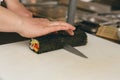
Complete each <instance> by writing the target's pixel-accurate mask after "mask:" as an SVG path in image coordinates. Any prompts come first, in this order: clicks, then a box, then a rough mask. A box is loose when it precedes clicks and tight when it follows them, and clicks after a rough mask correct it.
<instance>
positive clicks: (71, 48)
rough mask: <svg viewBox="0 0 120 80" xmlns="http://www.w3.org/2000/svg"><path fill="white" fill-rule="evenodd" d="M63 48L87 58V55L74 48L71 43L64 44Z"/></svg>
mask: <svg viewBox="0 0 120 80" xmlns="http://www.w3.org/2000/svg"><path fill="white" fill-rule="evenodd" d="M64 49H65V50H67V51H69V52H71V53H74V54H76V55H78V56H81V57H83V58H88V57H87V56H85V55H84V54H83V53H82V52H80V51H78V50H77V49H75V48H74V47H72V46H71V45H69V44H65V45H64Z"/></svg>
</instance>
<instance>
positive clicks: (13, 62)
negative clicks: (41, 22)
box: [0, 34, 120, 80]
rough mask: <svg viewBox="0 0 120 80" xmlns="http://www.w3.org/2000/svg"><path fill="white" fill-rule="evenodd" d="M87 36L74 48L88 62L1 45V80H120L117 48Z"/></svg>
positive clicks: (23, 46) (24, 46) (25, 45)
mask: <svg viewBox="0 0 120 80" xmlns="http://www.w3.org/2000/svg"><path fill="white" fill-rule="evenodd" d="M87 35H88V43H87V45H86V46H79V47H75V48H76V49H78V50H80V51H81V52H83V53H84V54H85V55H86V56H88V59H85V58H82V57H79V56H77V55H74V54H72V53H69V52H67V51H65V50H64V49H60V50H56V51H51V52H47V53H44V54H39V55H38V54H35V53H34V52H33V51H31V50H29V48H28V42H29V41H22V42H16V43H11V44H5V45H0V80H120V45H119V44H116V43H113V42H110V41H107V40H104V39H102V38H98V37H95V36H93V35H89V34H87Z"/></svg>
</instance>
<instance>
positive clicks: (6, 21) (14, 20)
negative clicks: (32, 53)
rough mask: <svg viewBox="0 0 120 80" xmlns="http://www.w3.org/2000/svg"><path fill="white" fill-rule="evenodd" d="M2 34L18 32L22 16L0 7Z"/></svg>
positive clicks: (0, 30)
mask: <svg viewBox="0 0 120 80" xmlns="http://www.w3.org/2000/svg"><path fill="white" fill-rule="evenodd" d="M0 14H1V16H0V32H17V30H18V28H19V27H17V26H18V25H19V24H21V22H22V21H21V18H20V16H18V15H16V14H14V13H13V12H11V11H9V10H7V9H5V8H3V7H1V6H0Z"/></svg>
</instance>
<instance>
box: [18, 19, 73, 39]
mask: <svg viewBox="0 0 120 80" xmlns="http://www.w3.org/2000/svg"><path fill="white" fill-rule="evenodd" d="M17 29H18V31H17V32H18V33H19V34H20V35H21V36H23V37H27V38H33V37H38V36H43V35H46V34H49V33H52V32H56V31H60V30H65V31H67V32H68V33H69V34H70V35H74V32H73V31H74V30H75V27H73V26H72V25H70V24H68V23H65V22H61V21H49V20H48V19H44V18H25V17H23V18H22V23H21V25H18V28H17Z"/></svg>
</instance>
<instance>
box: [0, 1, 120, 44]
mask: <svg viewBox="0 0 120 80" xmlns="http://www.w3.org/2000/svg"><path fill="white" fill-rule="evenodd" d="M20 1H21V3H22V4H23V5H24V6H25V7H26V8H27V9H28V10H30V11H31V12H32V13H33V17H37V18H48V19H49V20H61V21H66V18H67V9H68V5H69V4H68V2H69V0H20ZM2 5H3V6H5V3H3V4H2ZM81 21H90V22H93V23H97V24H100V25H105V26H106V25H107V26H113V27H115V28H119V27H120V1H119V0H78V3H77V11H76V15H75V23H77V22H81ZM91 33H92V34H93V33H95V32H91ZM0 36H2V38H0V44H5V43H11V42H16V41H21V40H26V38H23V37H21V36H19V35H18V34H16V33H0Z"/></svg>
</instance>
